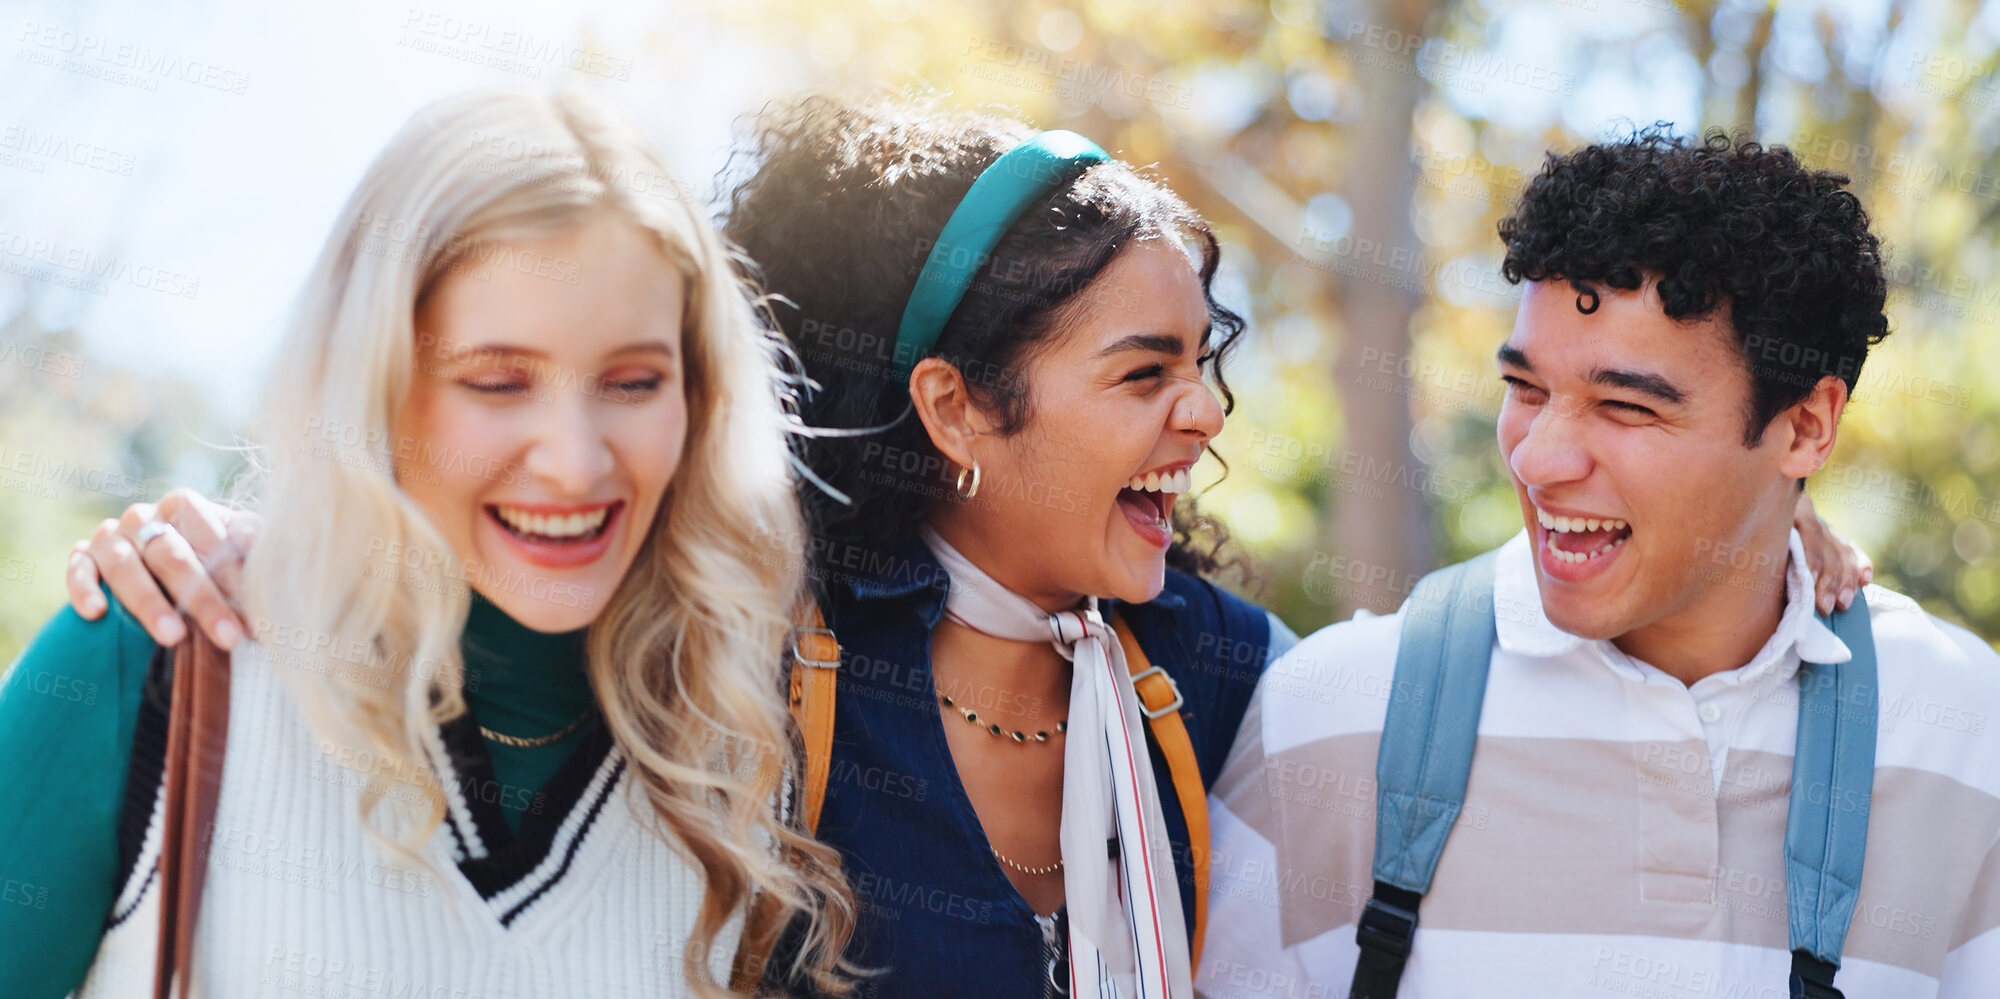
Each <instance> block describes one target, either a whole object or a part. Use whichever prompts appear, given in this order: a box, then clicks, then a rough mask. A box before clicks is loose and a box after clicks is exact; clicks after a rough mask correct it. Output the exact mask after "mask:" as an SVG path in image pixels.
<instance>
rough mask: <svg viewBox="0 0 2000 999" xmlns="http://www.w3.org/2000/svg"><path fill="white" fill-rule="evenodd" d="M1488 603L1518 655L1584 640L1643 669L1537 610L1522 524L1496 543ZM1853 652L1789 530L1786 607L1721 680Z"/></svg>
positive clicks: (1616, 661) (1622, 665) (1623, 667)
mask: <svg viewBox="0 0 2000 999" xmlns="http://www.w3.org/2000/svg"><path fill="white" fill-rule="evenodd" d="M1493 573H1494V578H1493V609H1494V617H1495V619H1496V621H1495V623H1496V626H1497V631H1498V634H1499V640H1500V648H1501V649H1503V650H1505V651H1507V652H1509V653H1511V654H1513V655H1517V656H1523V657H1528V658H1536V659H1548V658H1554V657H1556V656H1561V655H1564V654H1566V653H1568V652H1570V651H1572V650H1575V649H1577V648H1578V647H1579V646H1589V647H1591V648H1592V649H1593V650H1594V651H1595V652H1596V653H1597V655H1598V657H1599V658H1601V659H1603V660H1604V661H1605V662H1606V663H1607V664H1609V665H1611V666H1612V667H1613V668H1615V669H1618V670H1620V671H1624V672H1631V673H1635V674H1641V675H1643V673H1644V671H1643V670H1641V669H1640V667H1639V666H1638V665H1637V664H1636V663H1635V661H1634V660H1633V659H1632V658H1631V657H1629V656H1627V655H1625V654H1624V653H1623V652H1620V651H1619V650H1618V647H1617V646H1615V645H1613V644H1612V643H1611V642H1610V641H1609V640H1596V641H1592V640H1589V639H1585V638H1580V637H1578V636H1576V635H1572V634H1570V633H1569V632H1566V631H1563V630H1562V629H1561V628H1558V627H1556V626H1555V624H1554V623H1553V622H1551V621H1550V620H1549V619H1548V615H1547V614H1545V613H1543V611H1542V591H1541V588H1540V587H1539V586H1538V585H1536V583H1535V565H1534V552H1533V550H1532V549H1531V548H1530V547H1529V541H1528V532H1527V531H1526V530H1525V529H1524V530H1522V531H1521V533H1519V534H1516V535H1514V537H1513V539H1512V540H1510V541H1508V542H1507V543H1506V544H1505V545H1502V546H1501V547H1500V552H1499V555H1498V556H1496V557H1495V559H1494V567H1493ZM1853 657H1854V653H1853V651H1852V650H1850V649H1848V647H1847V643H1845V642H1843V641H1841V640H1840V638H1839V637H1838V636H1836V635H1834V633H1833V630H1832V629H1831V628H1828V627H1827V626H1826V623H1825V622H1824V621H1822V620H1820V618H1819V616H1818V615H1817V613H1816V612H1815V609H1814V607H1813V575H1812V570H1810V569H1808V568H1807V567H1806V549H1805V542H1804V540H1803V539H1801V538H1800V537H1799V532H1798V531H1797V530H1796V529H1794V530H1793V531H1792V533H1791V561H1790V563H1789V564H1788V565H1787V566H1786V569H1785V611H1784V614H1783V616H1781V617H1780V618H1779V619H1778V627H1777V630H1776V631H1773V632H1772V633H1771V637H1770V638H1769V639H1768V640H1767V641H1765V643H1764V647H1763V648H1761V649H1759V650H1757V654H1756V655H1755V656H1752V657H1751V659H1750V661H1749V662H1748V663H1746V664H1744V665H1743V666H1742V667H1740V668H1738V669H1735V670H1730V671H1728V672H1727V673H1723V674H1717V676H1725V677H1727V678H1728V679H1727V680H1726V681H1725V682H1731V683H1741V682H1743V681H1745V680H1749V679H1752V678H1754V677H1757V676H1761V675H1763V674H1764V673H1766V672H1770V671H1771V670H1773V669H1776V670H1777V671H1779V672H1781V673H1782V674H1784V678H1789V677H1790V676H1791V674H1792V673H1794V672H1796V671H1797V670H1798V667H1799V663H1800V662H1802V661H1804V662H1815V663H1844V662H1846V661H1848V660H1849V659H1851V658H1853Z"/></svg>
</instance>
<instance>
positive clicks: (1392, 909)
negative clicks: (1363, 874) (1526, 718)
mask: <svg viewBox="0 0 2000 999" xmlns="http://www.w3.org/2000/svg"><path fill="white" fill-rule="evenodd" d="M1493 561H1494V556H1493V553H1492V552H1488V553H1486V554H1484V555H1481V556H1479V557H1478V558H1475V559H1473V560H1471V561H1469V562H1461V563H1459V564H1457V565H1453V566H1448V567H1446V568H1443V569H1439V570H1438V571H1436V572H1433V573H1431V574H1430V575H1428V576H1425V577H1424V578H1423V580H1422V581H1421V582H1419V583H1418V584H1417V588H1416V591H1415V592H1414V593H1412V594H1411V595H1410V599H1409V601H1408V602H1407V603H1405V604H1404V605H1403V623H1402V636H1401V639H1400V640H1399V642H1398V644H1397V648H1396V678H1395V683H1394V685H1393V686H1392V687H1391V688H1390V696H1389V710H1388V715H1387V717H1386V719H1385V720H1384V721H1383V725H1382V740H1381V744H1380V746H1379V748H1378V750H1377V755H1376V760H1375V785H1376V786H1375V868H1374V877H1375V894H1374V896H1373V897H1371V898H1370V899H1369V900H1368V904H1367V906H1366V907H1364V908H1363V909H1362V912H1361V921H1360V925H1359V926H1358V927H1357V928H1356V931H1355V939H1356V940H1357V941H1358V942H1359V943H1360V945H1361V959H1360V963H1359V964H1358V965H1356V967H1355V969H1354V984H1353V987H1352V990H1351V992H1350V993H1349V994H1350V997H1351V999H1393V997H1394V996H1395V994H1396V989H1397V987H1398V985H1399V984H1400V983H1401V981H1402V978H1403V966H1404V965H1405V964H1406V963H1407V962H1408V960H1409V956H1410V945H1411V943H1412V941H1413V940H1414V939H1415V937H1416V932H1417V907H1418V906H1419V905H1420V904H1421V903H1422V901H1423V895H1424V892H1426V891H1429V890H1430V886H1431V875H1432V874H1433V873H1434V872H1435V871H1436V870H1437V862H1438V858H1439V857H1440V856H1442V855H1443V854H1444V844H1445V840H1446V839H1447V838H1449V837H1450V836H1451V827H1452V824H1453V823H1454V822H1456V821H1458V814H1459V811H1460V810H1461V809H1462V808H1464V806H1465V783H1466V778H1467V777H1468V776H1469V775H1470V773H1471V770H1472V747H1473V744H1474V743H1475V742H1476V741H1477V739H1478V734H1479V709H1480V705H1481V702H1483V701H1484V700H1485V697H1486V670H1487V666H1488V665H1489V664H1490V662H1491V659H1492V655H1493V639H1494V625H1493Z"/></svg>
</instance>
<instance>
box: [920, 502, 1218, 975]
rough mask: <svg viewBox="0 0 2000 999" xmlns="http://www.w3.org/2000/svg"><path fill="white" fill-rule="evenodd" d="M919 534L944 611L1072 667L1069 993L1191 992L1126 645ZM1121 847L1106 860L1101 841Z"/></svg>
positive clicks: (1099, 625)
mask: <svg viewBox="0 0 2000 999" xmlns="http://www.w3.org/2000/svg"><path fill="white" fill-rule="evenodd" d="M923 536H924V541H925V542H926V543H928V544H929V545H930V548H931V551H932V552H933V553H935V554H936V555H937V558H938V562H939V563H940V564H942V565H943V566H944V569H945V572H946V573H947V574H948V575H949V576H950V578H951V588H950V590H949V591H948V592H947V594H946V597H945V610H946V612H947V613H949V614H951V615H952V616H953V617H955V618H957V619H959V620H960V621H961V622H963V623H964V624H965V625H966V626H968V627H970V628H972V629H974V630H976V631H980V632H984V633H985V634H988V635H991V636H993V637H995V638H1004V639H1008V640H1010V641H1016V642H1049V643H1051V644H1052V645H1054V646H1055V648H1056V651H1057V652H1059V653H1061V654H1062V656H1063V658H1065V659H1068V660H1070V661H1071V662H1072V663H1074V665H1075V675H1074V676H1073V677H1072V679H1071V681H1070V693H1069V733H1068V735H1067V737H1066V739H1065V742H1066V745H1065V746H1064V748H1063V806H1062V860H1063V894H1064V896H1065V905H1066V906H1067V908H1068V910H1069V944H1070V960H1069V967H1070V995H1072V996H1075V997H1077V999H1085V997H1089V999H1104V997H1118V999H1141V997H1143V999H1188V997H1190V996H1192V995H1193V993H1194V983H1193V978H1192V975H1191V973H1190V969H1189V967H1188V941H1187V929H1186V924H1185V923H1184V922H1182V916H1181V896H1180V888H1179V885H1178V883H1177V882H1176V881H1175V878H1174V865H1173V850H1172V846H1171V845H1170V843H1169V841H1168V839H1167V829H1166V824H1165V822H1164V821H1163V820H1162V819H1161V817H1160V792H1159V788H1158V787H1156V786H1155V784H1154V781H1153V767H1152V765H1151V763H1150V762H1149V761H1148V758H1147V755H1146V735H1145V715H1144V714H1143V713H1141V711H1140V709H1139V697H1138V694H1137V692H1135V691H1134V690H1133V689H1132V678H1131V674H1130V671H1129V670H1128V669H1127V668H1126V665H1125V650H1124V649H1123V648H1122V647H1120V646H1119V644H1118V636H1117V635H1116V634H1115V633H1114V632H1113V631H1112V630H1111V626H1110V624H1108V623H1106V622H1105V620H1104V619H1103V617H1102V616H1101V615H1099V613H1098V610H1097V598H1095V597H1091V598H1089V600H1088V601H1086V603H1085V605H1084V606H1083V607H1080V608H1077V609H1075V610H1066V611H1060V612H1057V613H1054V614H1050V613H1048V612H1046V611H1044V610H1042V609H1041V608H1039V607H1037V606H1035V604H1034V602H1032V601H1030V600H1029V599H1028V598H1026V597H1023V596H1021V595H1020V594H1018V593H1015V592H1013V591H1012V590H1009V589H1007V588H1006V587H1004V586H1001V585H1000V584H999V583H997V582H995V581H994V579H993V577H991V576H988V575H987V574H986V573H985V572H984V571H983V570H981V569H980V568H979V567H978V566H976V565H973V564H972V562H971V561H970V560H968V559H967V558H966V557H965V556H964V555H962V554H960V553H959V552H958V550H957V549H955V548H953V547H952V546H951V544H950V543H949V542H947V541H945V540H944V539H943V538H941V537H939V536H938V534H937V532H935V531H933V530H931V529H930V528H929V527H928V526H926V527H925V528H924V529H923ZM1107 840H1109V841H1112V842H1115V843H1116V845H1117V855H1118V859H1117V860H1115V861H1114V860H1113V859H1111V857H1110V856H1109V854H1110V849H1109V848H1108V847H1107V845H1106V841H1107Z"/></svg>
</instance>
